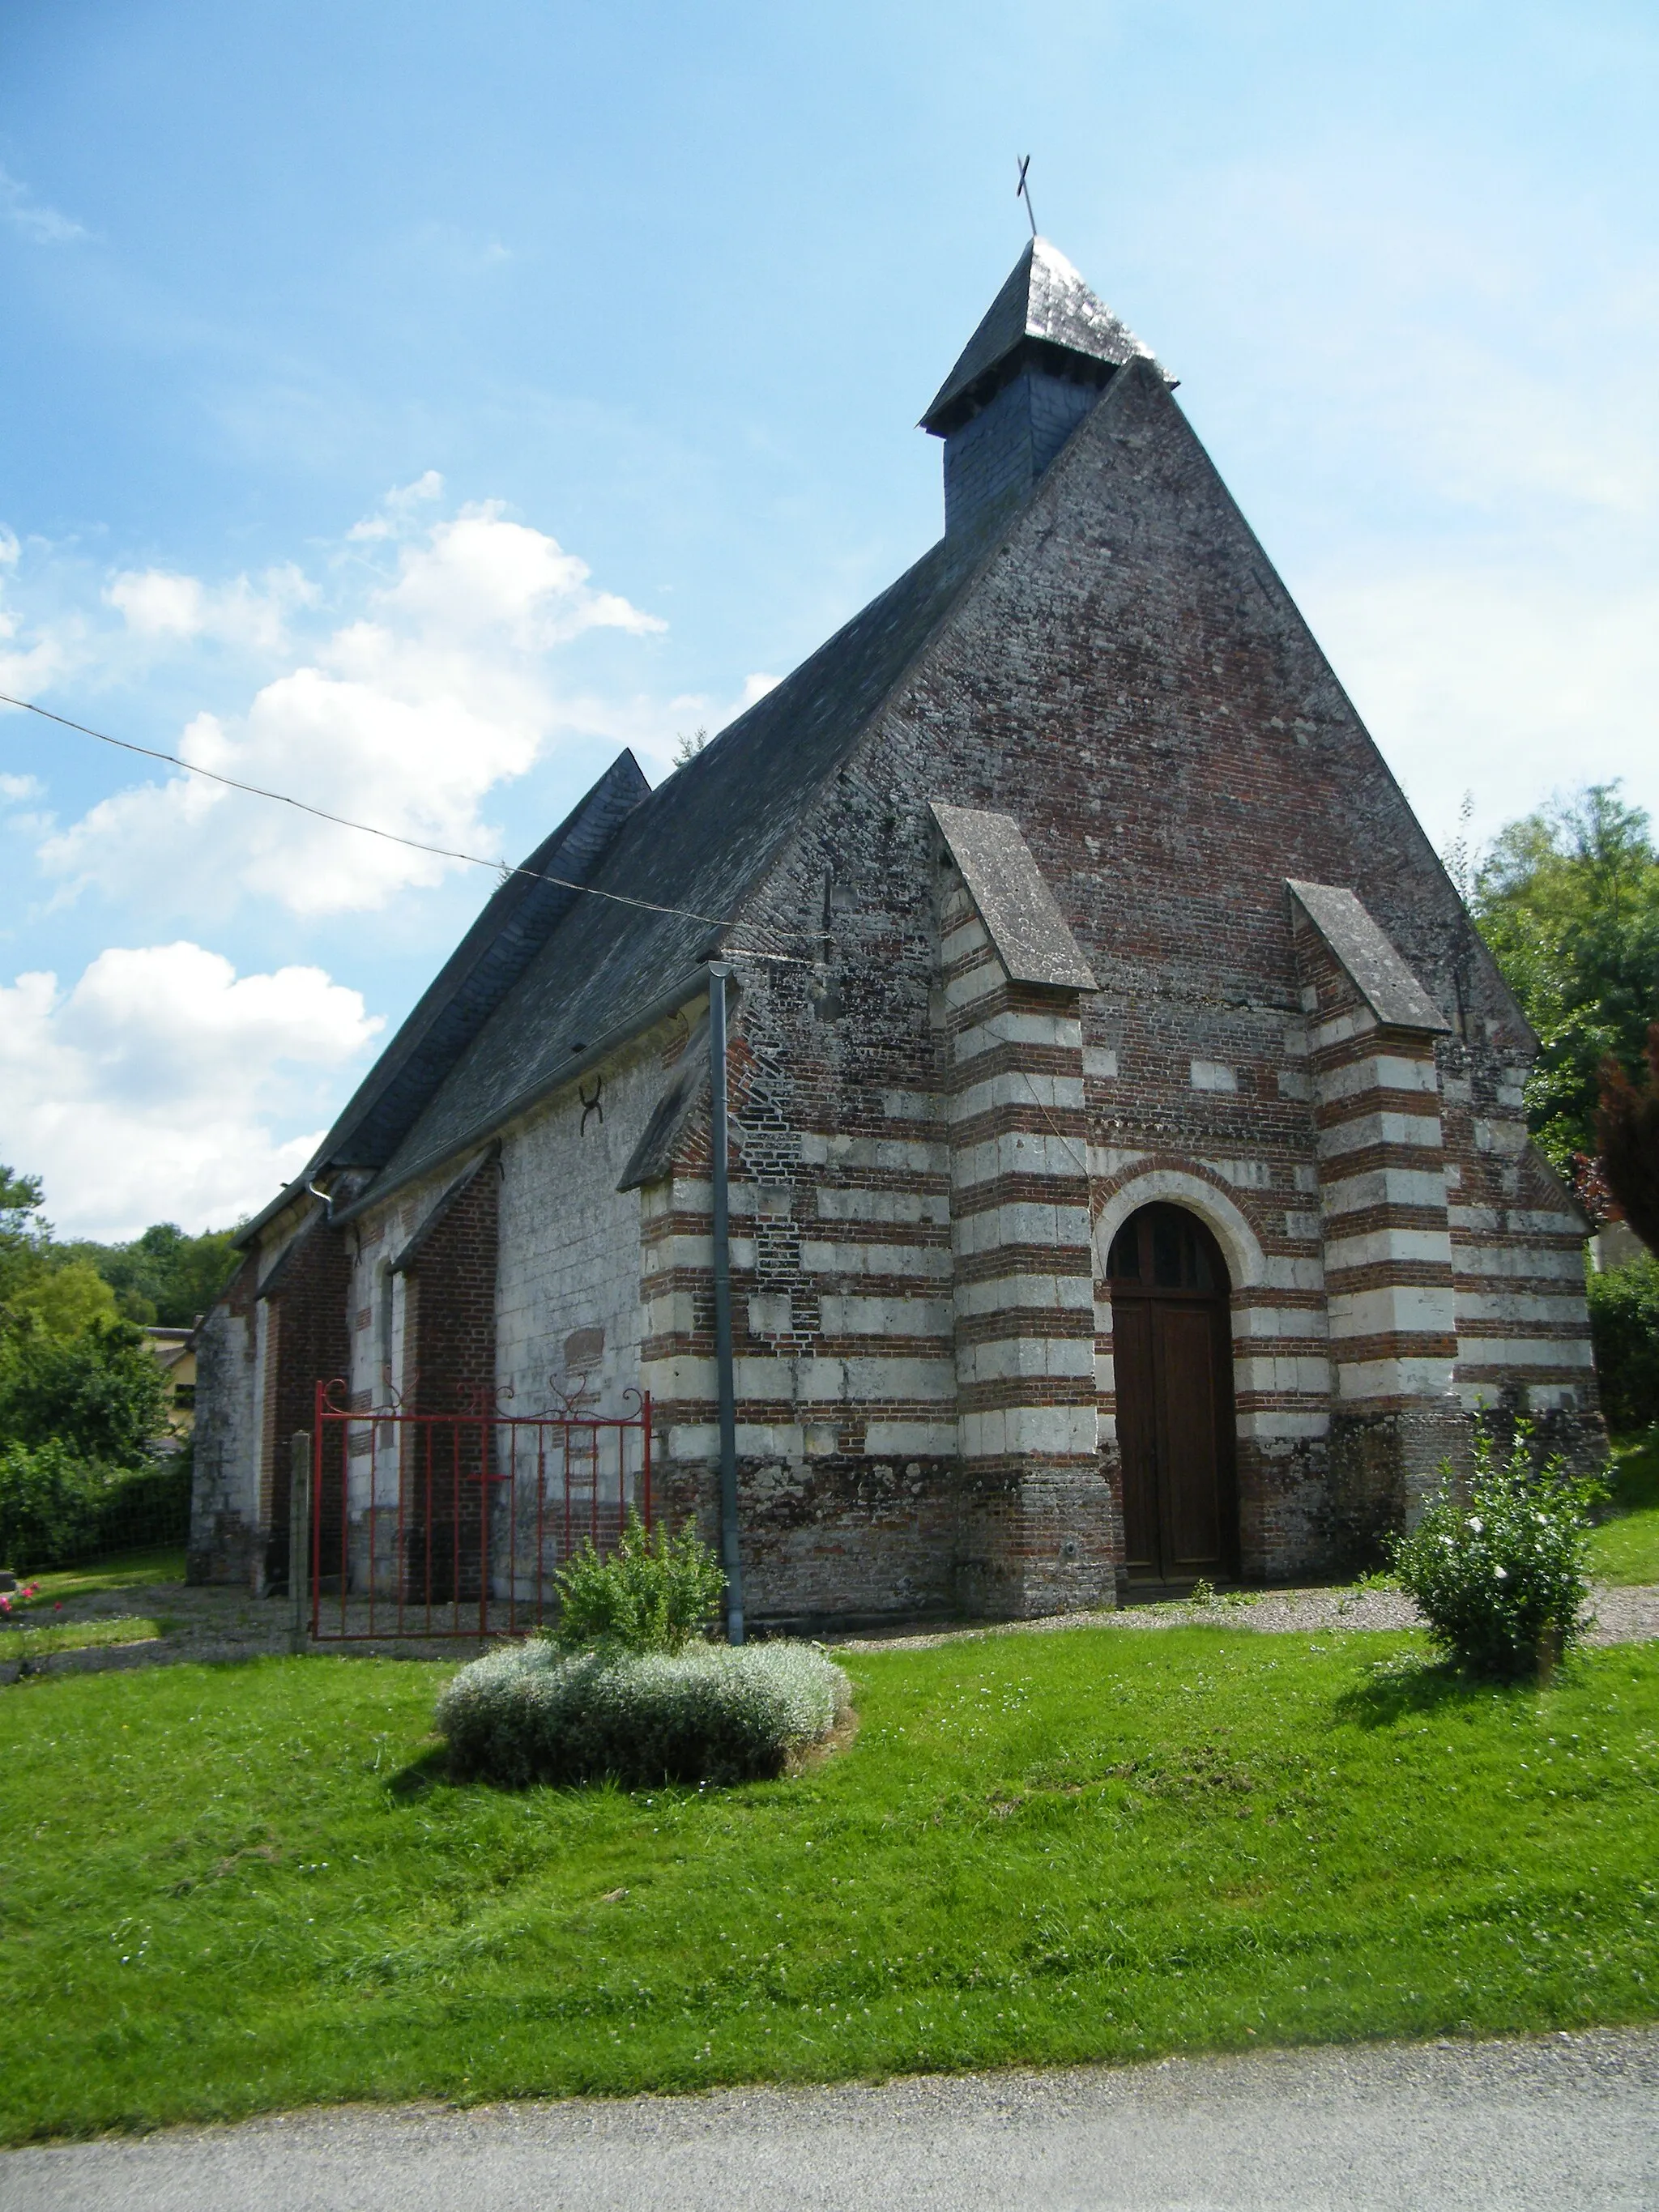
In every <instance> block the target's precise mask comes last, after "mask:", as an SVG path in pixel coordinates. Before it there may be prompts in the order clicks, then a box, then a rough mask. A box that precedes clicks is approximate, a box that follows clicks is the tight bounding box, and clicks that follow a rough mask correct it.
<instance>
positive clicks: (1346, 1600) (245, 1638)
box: [0, 1583, 1659, 1685]
mask: <svg viewBox="0 0 1659 2212" xmlns="http://www.w3.org/2000/svg"><path fill="white" fill-rule="evenodd" d="M1592 1603H1593V1605H1594V1607H1595V1614H1596V1625H1595V1627H1594V1628H1593V1629H1592V1630H1591V1631H1590V1633H1589V1639H1588V1640H1589V1642H1590V1643H1591V1644H1640V1643H1646V1642H1650V1641H1652V1640H1654V1639H1655V1638H1659V1586H1655V1585H1651V1584H1648V1585H1643V1586H1640V1587H1637V1588H1632V1589H1622V1588H1615V1587H1614V1586H1613V1585H1612V1584H1609V1583H1598V1584H1596V1585H1595V1589H1594V1591H1593V1595H1592ZM356 1610H361V1608H356ZM134 1614H137V1615H139V1616H150V1617H154V1618H156V1619H159V1620H162V1621H164V1622H165V1623H166V1633H165V1634H164V1635H162V1636H161V1637H152V1638H149V1640H148V1641H146V1642H144V1643H139V1644H114V1645H106V1646H104V1647H102V1648H100V1649H97V1650H89V1651H65V1652H58V1653H55V1654H53V1655H52V1656H49V1657H46V1658H39V1659H33V1660H30V1661H26V1662H23V1663H22V1664H21V1666H20V1663H19V1662H18V1660H17V1659H15V1658H14V1657H12V1656H10V1653H9V1650H8V1648H7V1639H8V1638H9V1637H10V1636H12V1635H14V1634H15V1633H16V1631H15V1628H14V1627H12V1626H9V1625H8V1626H0V1685H4V1684H6V1683H9V1682H15V1680H17V1679H18V1677H19V1674H103V1673H107V1672H109V1671H111V1670H115V1669H126V1668H138V1667H155V1666H168V1665H177V1664H178V1663H179V1662H183V1661H189V1660H231V1659H252V1658H257V1657H259V1656H263V1655H268V1654H270V1653H273V1652H283V1651H288V1650H291V1649H292V1644H291V1640H290V1633H289V1621H290V1618H291V1616H290V1614H289V1608H288V1602H287V1601H286V1599H283V1598H256V1597H250V1596H249V1595H248V1594H247V1592H246V1590H240V1589H223V1588H222V1587H218V1586H215V1587H213V1588H209V1589H193V1588H191V1587H190V1586H189V1585H187V1584H185V1583H149V1584H145V1585H143V1586H142V1587H136V1588H133V1589H118V1590H100V1591H99V1592H97V1593H96V1594H95V1595H92V1596H88V1597H81V1598H75V1599H72V1600H70V1601H69V1602H68V1603H67V1604H66V1605H65V1606H64V1609H63V1611H62V1612H61V1613H32V1614H29V1615H27V1617H26V1618H27V1621H28V1622H29V1624H30V1625H33V1626H51V1625H53V1624H59V1625H61V1624H64V1623H66V1622H71V1621H82V1620H116V1619H118V1618H122V1617H126V1616H131V1615H134ZM365 1618H366V1615H365ZM1194 1624H1197V1625H1201V1626H1208V1627H1212V1628H1213V1627H1226V1628H1230V1629H1234V1628H1237V1629H1249V1630H1251V1631H1253V1632H1256V1633H1258V1634H1261V1635H1269V1636H1273V1635H1292V1636H1293V1635H1306V1634H1320V1633H1322V1632H1334V1631H1340V1630H1343V1629H1351V1628H1416V1627H1420V1626H1421V1625H1422V1624H1421V1620H1420V1617H1419V1613H1418V1611H1417V1608H1416V1607H1415V1606H1413V1603H1412V1601H1411V1600H1410V1599H1409V1598H1407V1597H1406V1596H1404V1595H1402V1594H1401V1592H1400V1591H1398V1590H1393V1589H1358V1588H1355V1587H1354V1586H1352V1584H1350V1585H1348V1586H1347V1587H1346V1588H1337V1589H1272V1590H1253V1591H1244V1592H1241V1593H1237V1594H1235V1595H1227V1596H1224V1597H1218V1598H1214V1599H1212V1600H1211V1601H1209V1602H1208V1603H1206V1604H1203V1605H1193V1604H1185V1605H1176V1604H1167V1605H1131V1606H1125V1607H1121V1609H1120V1610H1118V1611H1116V1612H1112V1613H1059V1614H1055V1615H1054V1616H1052V1617H1050V1618H1049V1619H1048V1620H1011V1621H984V1622H965V1621H964V1622H961V1623H958V1624H953V1625H952V1626H949V1627H941V1628H930V1629H927V1630H925V1631H917V1632H905V1631H902V1630H901V1631H899V1632H896V1633H894V1634H892V1635H881V1634H877V1633H871V1632H866V1633H864V1634H861V1635H858V1636H848V1637H833V1638H829V1639H828V1640H829V1641H830V1642H832V1643H834V1644H836V1646H837V1648H838V1649H840V1650H847V1651H923V1650H929V1649H931V1648H932V1647H933V1645H934V1644H948V1643H951V1642H953V1641H955V1640H956V1639H957V1638H969V1637H981V1636H1044V1635H1053V1634H1054V1633H1057V1632H1061V1631H1064V1630H1066V1629H1072V1628H1116V1629H1122V1630H1124V1631H1126V1632H1127V1631H1134V1632H1145V1631H1146V1630H1149V1629H1157V1628H1174V1627H1181V1626H1191V1625H1194ZM354 1625H356V1624H355V1623H354ZM311 1648H312V1649H313V1650H322V1651H327V1650H335V1651H345V1652H355V1653H358V1654H364V1653H378V1654H380V1656H389V1657H392V1658H403V1659H453V1658H458V1657H459V1658H465V1657H469V1656H471V1654H472V1652H473V1650H474V1646H473V1645H472V1644H471V1643H460V1644H456V1643H437V1642H434V1643H417V1642H414V1641H410V1642H406V1643H395V1644H392V1643H387V1644H316V1645H313V1646H312V1647H311Z"/></svg>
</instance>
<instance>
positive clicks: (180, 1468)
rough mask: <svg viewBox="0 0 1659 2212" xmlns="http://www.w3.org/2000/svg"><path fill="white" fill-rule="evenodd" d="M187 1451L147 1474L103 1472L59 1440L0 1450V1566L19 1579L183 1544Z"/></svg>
mask: <svg viewBox="0 0 1659 2212" xmlns="http://www.w3.org/2000/svg"><path fill="white" fill-rule="evenodd" d="M190 1484H191V1462H190V1454H189V1452H188V1450H185V1451H180V1452H176V1453H174V1454H173V1456H172V1457H171V1458H169V1459H166V1460H160V1461H150V1462H147V1463H146V1464H145V1465H144V1466H143V1467H137V1468H129V1467H104V1466H101V1465H100V1463H99V1462H97V1461H96V1460H88V1459H82V1458H80V1457H79V1456H78V1455H76V1453H75V1452H74V1451H73V1450H71V1449H70V1447H69V1446H68V1445H67V1444H65V1443H62V1442H60V1441H59V1439H58V1438H57V1437H48V1438H47V1440H46V1443H39V1444H22V1443H13V1444H8V1445H6V1446H5V1448H4V1449H3V1450H0V1566H6V1567H10V1568H13V1569H15V1571H18V1572H19V1573H28V1574H34V1573H39V1572H40V1570H41V1569H42V1568H45V1567H65V1566H70V1565H73V1564H74V1563H75V1562H76V1560H77V1559H99V1558H101V1557H104V1556H105V1555H106V1554H108V1553H116V1552H131V1551H139V1550H145V1549H149V1548H152V1547H157V1546H160V1545H163V1544H178V1543H181V1542H183V1541H184V1539H185V1536H186V1535H187V1534H189V1531H190Z"/></svg>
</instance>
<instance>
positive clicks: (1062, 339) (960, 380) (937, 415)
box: [921, 238, 1153, 437]
mask: <svg viewBox="0 0 1659 2212" xmlns="http://www.w3.org/2000/svg"><path fill="white" fill-rule="evenodd" d="M1033 344H1036V345H1042V346H1054V347H1058V348H1059V349H1060V351H1061V352H1062V353H1069V354H1073V355H1076V356H1079V357H1080V358H1081V359H1082V360H1084V361H1090V362H1101V363H1103V364H1104V365H1105V366H1106V368H1108V369H1112V368H1122V367H1123V365H1124V364H1125V362H1131V361H1133V360H1134V359H1135V358H1136V356H1140V357H1141V358H1142V359H1144V360H1146V361H1151V360H1152V358H1153V356H1152V349H1151V348H1150V347H1148V346H1145V345H1143V344H1142V343H1141V342H1140V340H1139V338H1138V337H1136V336H1135V334H1134V332H1133V331H1132V330H1130V329H1129V328H1128V327H1127V325H1126V324H1123V323H1121V322H1120V321H1119V320H1118V319H1117V317H1116V316H1115V314H1114V313H1112V311H1111V309H1110V308H1109V307H1107V306H1106V305H1105V304H1104V302H1103V301H1100V300H1097V298H1096V297H1095V295H1094V294H1093V293H1092V292H1091V290H1090V289H1089V288H1088V286H1087V285H1086V284H1085V283H1084V281H1083V279H1082V277H1081V276H1079V274H1078V272H1077V270H1075V269H1073V266H1072V264H1071V263H1070V262H1069V261H1068V260H1067V259H1066V256H1065V255H1064V254H1063V253H1062V252H1060V250H1059V248H1058V247H1057V246H1050V245H1049V243H1048V240H1047V239H1046V238H1034V239H1033V240H1031V242H1030V245H1029V246H1027V247H1026V249H1025V251H1024V253H1022V254H1021V255H1020V257H1019V259H1018V261H1017V262H1016V263H1015V264H1014V268H1013V273H1012V275H1011V276H1010V277H1009V279H1008V281H1007V283H1006V284H1005V285H1004V286H1003V288H1002V289H1001V290H1000V292H999V293H998V294H997V295H996V298H995V299H994V300H993V301H992V302H991V305H990V307H989V308H988V309H987V311H986V314H985V318H984V319H983V321H982V322H981V324H980V326H979V328H978V329H977V330H976V331H975V332H974V335H973V336H972V337H970V338H969V341H968V343H967V344H966V345H965V346H964V347H963V349H962V354H961V357H960V358H959V359H958V361H957V365H956V367H955V368H953V369H952V370H951V374H949V376H947V377H946V378H945V381H944V383H943V384H941V385H940V386H939V390H938V392H936V393H935V394H934V397H933V404H932V405H931V406H930V407H929V408H928V410H927V413H926V414H925V415H924V416H922V418H921V427H922V428H923V429H924V430H931V431H933V433H934V435H936V436H939V437H942V436H944V435H945V432H946V431H948V430H951V429H952V428H955V426H956V422H957V420H958V419H960V417H961V416H963V415H965V414H966V413H968V412H969V411H971V408H972V403H973V401H974V399H975V397H977V396H978V395H977V394H976V392H975V386H980V385H981V384H984V385H986V386H989V387H991V388H994V386H995V385H996V384H997V382H998V380H999V372H1000V371H1001V370H1003V369H1004V368H1005V367H1006V366H1008V365H1010V364H1012V361H1013V358H1014V356H1017V355H1018V354H1020V353H1021V352H1023V351H1024V350H1025V349H1027V348H1028V347H1029V346H1031V345H1033Z"/></svg>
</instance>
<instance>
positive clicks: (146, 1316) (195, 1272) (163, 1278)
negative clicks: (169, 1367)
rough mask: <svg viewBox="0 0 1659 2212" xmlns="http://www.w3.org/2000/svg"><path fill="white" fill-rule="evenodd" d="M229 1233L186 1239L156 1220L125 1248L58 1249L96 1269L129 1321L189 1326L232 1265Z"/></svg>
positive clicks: (218, 1231)
mask: <svg viewBox="0 0 1659 2212" xmlns="http://www.w3.org/2000/svg"><path fill="white" fill-rule="evenodd" d="M233 1235H234V1231H231V1230H228V1229H211V1230H209V1231H206V1232H205V1234H204V1235H202V1236H200V1237H186V1236H185V1232H184V1231H183V1230H182V1229H181V1228H179V1225H178V1223H177V1222H176V1221H158V1222H155V1224H154V1225H152V1226H151V1227H149V1229H147V1230H145V1231H144V1233H143V1236H142V1237H134V1239H133V1241H132V1242H131V1243H130V1244H92V1243H77V1244H65V1245H62V1246H60V1247H59V1248H58V1249H59V1250H60V1251H61V1252H63V1253H64V1255H67V1256H70V1257H72V1258H74V1259H76V1260H78V1261H82V1262H84V1263H86V1264H88V1265H89V1266H91V1267H94V1268H95V1269H96V1270H97V1272H98V1273H99V1274H100V1276H101V1277H102V1278H103V1279H104V1281H105V1282H106V1283H107V1284H108V1285H109V1286H110V1288H111V1290H112V1291H113V1292H114V1294H115V1304H116V1305H117V1306H118V1308H119V1310H120V1311H121V1313H122V1314H123V1315H124V1316H125V1318H126V1319H127V1320H128V1321H137V1322H160V1323H161V1325H162V1326H163V1327H164V1328H189V1326H190V1324H191V1322H193V1321H194V1320H195V1318H196V1316H197V1314H199V1313H205V1312H206V1311H207V1310H208V1308H209V1307H210V1305H211V1304H213V1301H214V1299H215V1298H216V1297H217V1296H218V1294H219V1291H221V1289H222V1287H223V1285H224V1281H225V1278H226V1276H227V1275H228V1274H229V1273H230V1271H231V1269H232V1267H234V1264H235V1258H236V1255H235V1253H234V1251H233V1249H232V1248H231V1237H232V1236H233Z"/></svg>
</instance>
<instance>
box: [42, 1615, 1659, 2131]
mask: <svg viewBox="0 0 1659 2212" xmlns="http://www.w3.org/2000/svg"><path fill="white" fill-rule="evenodd" d="M848 1666H849V1670H850V1671H851V1673H852V1674H853V1675H854V1680H855V1683H856V1686H857V1692H858V1703H859V1708H860V1715H861V1718H862V1725H861V1728H860V1733H859V1735H858V1736H857V1738H856V1740H855V1741H854V1743H853V1744H852V1746H851V1747H850V1748H849V1749H848V1750H846V1751H845V1752H843V1753H841V1754H839V1755H838V1756H837V1757H836V1758H835V1759H831V1760H829V1762H828V1763H827V1764H826V1765H823V1766H822V1767H820V1768H819V1769H818V1770H817V1771H814V1772H811V1773H809V1774H807V1775H805V1776H804V1777H802V1778H799V1779H796V1780H793V1781H788V1782H781V1783H773V1784H759V1785H755V1786H751V1787H749V1788H747V1789H743V1790H732V1791H726V1792H716V1791H709V1792H708V1793H707V1794H704V1795H699V1793H697V1792H696V1791H695V1790H691V1791H688V1790H655V1791H650V1792H643V1793H641V1794H639V1795H636V1796H626V1795H623V1793H621V1792H619V1791H617V1790H586V1791H575V1790H571V1791H560V1790H532V1791H529V1792H526V1793H525V1794H523V1795H521V1796H508V1795H504V1794H501V1793H500V1792H497V1791H495V1790H489V1789H488V1788H484V1787H481V1786H474V1787H468V1788H459V1787H456V1786H453V1785H452V1784H448V1783H447V1782H446V1781H444V1780H443V1779H442V1778H441V1773H440V1772H439V1771H437V1768H436V1765H435V1759H434V1754H433V1753H432V1749H431V1745H430V1739H429V1738H428V1734H427V1730H428V1717H429V1714H430V1711H431V1705H432V1699H433V1695H434V1692H435V1690H436V1688H437V1686H438V1684H439V1683H440V1681H441V1680H442V1679H443V1678H444V1677H445V1675H446V1674H447V1671H448V1670H447V1668H442V1667H440V1666H432V1665H426V1664H417V1663H415V1662H396V1661H369V1660H345V1659H330V1658H317V1657H306V1658H300V1659H276V1660H269V1661H260V1662H252V1663H248V1664H245V1665H240V1666H234V1667H221V1668H205V1667H203V1668H197V1667H183V1666H180V1667H173V1668H164V1669H156V1670H155V1671H152V1672H146V1673H143V1674H105V1675H89V1676H80V1677H66V1678H62V1679H51V1678H47V1679H42V1680H35V1681H27V1682H25V1683H23V1684H21V1685H20V1686H18V1687H17V1688H15V1689H14V1690H9V1691H6V1692H3V1693H0V2136H3V2138H4V2139H7V2140H13V2141H16V2140H21V2139H24V2138H27V2137H31V2136H40V2135H46V2134H51V2133H57V2132H61V2133H65V2134H70V2133H75V2132H78V2131H85V2130H93V2129H98V2128H106V2127H120V2126H144V2125H149V2124H153V2123H155V2122H158V2121H164V2120H175V2119H183V2118H191V2117H202V2116H208V2115H215V2114H223V2115H231V2114H236V2113H242V2112H254V2111H258V2110H259V2109H261V2108H268V2107H271V2106H286V2105H294V2104H299V2103H302V2102H305V2101H307V2100H314V2099H331V2098H364V2097H370V2098H374V2097H380V2098H391V2097H409V2096H414V2095H417V2094H418V2095H433V2096H443V2097H451V2098H456V2099H461V2100H474V2099H480V2098H485V2097H499V2096H506V2095H513V2094H522V2093H568V2092H574V2091H603V2092H621V2091H629V2090H636V2089H641V2088H679V2089H684V2088H693V2087H701V2086H704V2085H708V2084H712V2083H715V2082H720V2081H750V2080H756V2079H763V2078H773V2079H813V2080H821V2079H828V2078H832V2077H835V2076H838V2075H881V2074H885V2073H889V2072H894V2071H906V2070H914V2069H930V2068H951V2067H963V2066H969V2065H974V2066H988V2065H998V2064H1003V2063H1016V2062H1018V2063H1054V2062H1063V2061H1073V2060H1079V2059H1088V2058H1126V2057H1137V2056H1139V2055H1141V2054H1143V2053H1148V2052H1156V2051H1175V2050H1184V2049H1194V2048H1218V2047H1220V2048H1226V2047H1248V2046H1249V2045H1251V2044H1252V2043H1255V2044H1258V2045H1267V2044H1284V2043H1289V2042H1295V2041H1299V2040H1319V2039H1335V2038H1343V2037H1360V2036H1379V2035H1405V2036H1427V2035H1436V2034H1440V2033H1496V2032H1498V2031H1500V2030H1524V2029H1545V2028H1553V2027H1573V2026H1577V2025H1579V2024H1582V2023H1584V2022H1588V2021H1626V2020H1635V2019H1642V2018H1650V2017H1652V2016H1654V2015H1655V2014H1656V2012H1659V1913H1656V1909H1655V1908H1656V1905H1659V1791H1656V1789H1655V1784H1656V1781H1659V1649H1656V1648H1655V1647H1653V1646H1627V1647H1622V1648H1613V1649H1610V1650H1597V1651H1594V1652H1590V1653H1588V1654H1586V1655H1584V1656H1582V1657H1580V1658H1578V1659H1577V1660H1576V1661H1575V1662H1573V1663H1572V1664H1571V1666H1570V1667H1569V1668H1567V1669H1566V1670H1565V1672H1564V1674H1562V1675H1561V1677H1560V1678H1559V1680H1558V1681H1557V1682H1556V1684H1555V1685H1554V1686H1553V1687H1552V1688H1550V1689H1549V1690H1547V1691H1544V1692H1538V1691H1535V1690H1514V1691H1504V1690H1473V1689H1468V1688H1465V1687H1463V1686H1460V1685H1459V1684H1458V1683H1456V1682H1455V1680H1451V1679H1449V1678H1448V1677H1447V1676H1445V1675H1443V1674H1441V1673H1439V1672H1437V1670H1434V1669H1433V1668H1431V1667H1430V1666H1429V1665H1428V1663H1427V1660H1426V1654H1425V1647H1424V1645H1423V1644H1422V1642H1421V1640H1420V1639H1419V1638H1416V1637H1411V1636H1378V1635H1370V1636H1364V1635H1352V1636H1335V1635H1324V1636H1321V1637H1318V1638H1309V1637H1306V1636H1296V1637H1289V1636H1282V1637H1261V1636H1256V1635H1253V1634H1250V1633H1249V1632H1246V1631H1243V1630H1242V1629H1240V1628H1237V1627H1233V1628H1231V1629H1230V1628H1229V1627H1227V1626H1225V1625H1218V1626H1214V1627H1209V1626H1206V1627H1202V1628H1188V1629H1170V1630H1167V1631H1158V1632H1128V1631H1121V1630H1113V1629H1109V1628H1108V1629H1100V1630H1075V1631H1072V1632H1067V1633H1065V1634H1058V1635H1036V1636H1007V1637H996V1638H985V1639H982V1640H975V1641H970V1642H965V1643H957V1644H947V1645H945V1646H942V1647H940V1648H938V1649H935V1650H926V1651H891V1652H886V1653H880V1654H875V1655H871V1654H859V1655H855V1656H851V1657H850V1658H849V1660H848Z"/></svg>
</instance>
